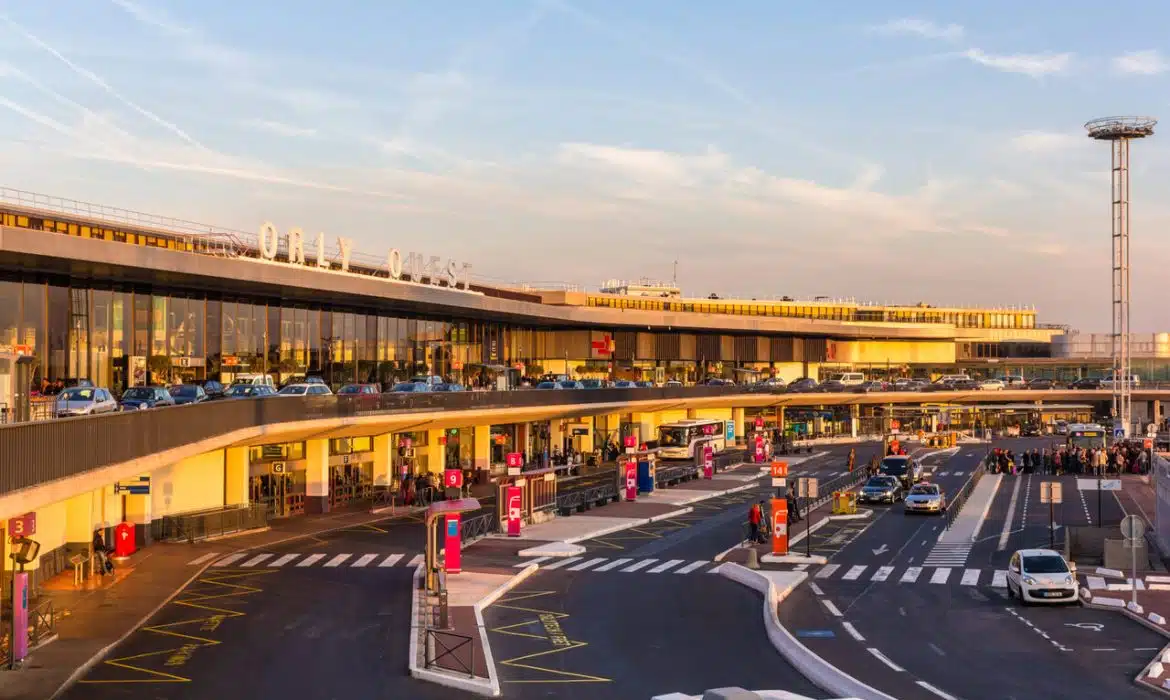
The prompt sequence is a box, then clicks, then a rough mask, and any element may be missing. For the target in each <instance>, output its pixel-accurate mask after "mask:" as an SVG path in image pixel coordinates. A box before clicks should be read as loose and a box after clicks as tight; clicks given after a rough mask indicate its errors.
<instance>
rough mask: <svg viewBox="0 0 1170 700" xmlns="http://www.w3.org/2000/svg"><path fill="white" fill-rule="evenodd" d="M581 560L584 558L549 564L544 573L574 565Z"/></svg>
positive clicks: (570, 558)
mask: <svg viewBox="0 0 1170 700" xmlns="http://www.w3.org/2000/svg"><path fill="white" fill-rule="evenodd" d="M583 558H584V557H568V558H566V559H562V560H560V561H557V562H553V563H552V564H549V565H548V566H546V567H544V568H545V570H546V571H551V570H552V569H559V568H561V567H564V566H568V565H569V564H576V563H577V562H579V561H581V560H582V559H583Z"/></svg>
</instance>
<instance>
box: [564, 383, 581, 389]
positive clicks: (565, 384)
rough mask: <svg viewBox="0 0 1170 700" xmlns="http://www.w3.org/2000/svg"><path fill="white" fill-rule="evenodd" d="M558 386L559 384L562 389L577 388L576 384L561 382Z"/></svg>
mask: <svg viewBox="0 0 1170 700" xmlns="http://www.w3.org/2000/svg"><path fill="white" fill-rule="evenodd" d="M560 384H561V388H562V389H576V388H577V382H561V383H560Z"/></svg>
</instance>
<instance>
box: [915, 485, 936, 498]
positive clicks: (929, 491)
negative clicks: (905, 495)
mask: <svg viewBox="0 0 1170 700" xmlns="http://www.w3.org/2000/svg"><path fill="white" fill-rule="evenodd" d="M910 495H911V496H937V495H938V487H937V486H927V485H925V484H918V485H916V486H914V487H913V488H911V489H910Z"/></svg>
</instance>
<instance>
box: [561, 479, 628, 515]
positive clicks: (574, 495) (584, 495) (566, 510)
mask: <svg viewBox="0 0 1170 700" xmlns="http://www.w3.org/2000/svg"><path fill="white" fill-rule="evenodd" d="M616 500H618V490H617V483H616V482H609V483H604V484H598V485H596V486H589V487H587V488H583V489H575V490H573V491H569V492H568V493H559V494H557V512H559V513H560V514H561V515H569V514H571V513H572V512H573V511H583V510H588V509H589V508H592V507H593V506H601V505H605V504H606V503H609V502H610V501H616Z"/></svg>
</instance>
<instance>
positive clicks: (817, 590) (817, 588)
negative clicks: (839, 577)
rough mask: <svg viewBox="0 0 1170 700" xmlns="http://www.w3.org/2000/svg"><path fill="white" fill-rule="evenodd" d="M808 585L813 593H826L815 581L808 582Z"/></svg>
mask: <svg viewBox="0 0 1170 700" xmlns="http://www.w3.org/2000/svg"><path fill="white" fill-rule="evenodd" d="M808 587H809V588H810V589H812V592H813V593H815V594H816V595H824V594H825V592H824V591H822V590H821V587H820V586H818V585H817V584H815V583H811V582H810V583H809V584H808Z"/></svg>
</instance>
